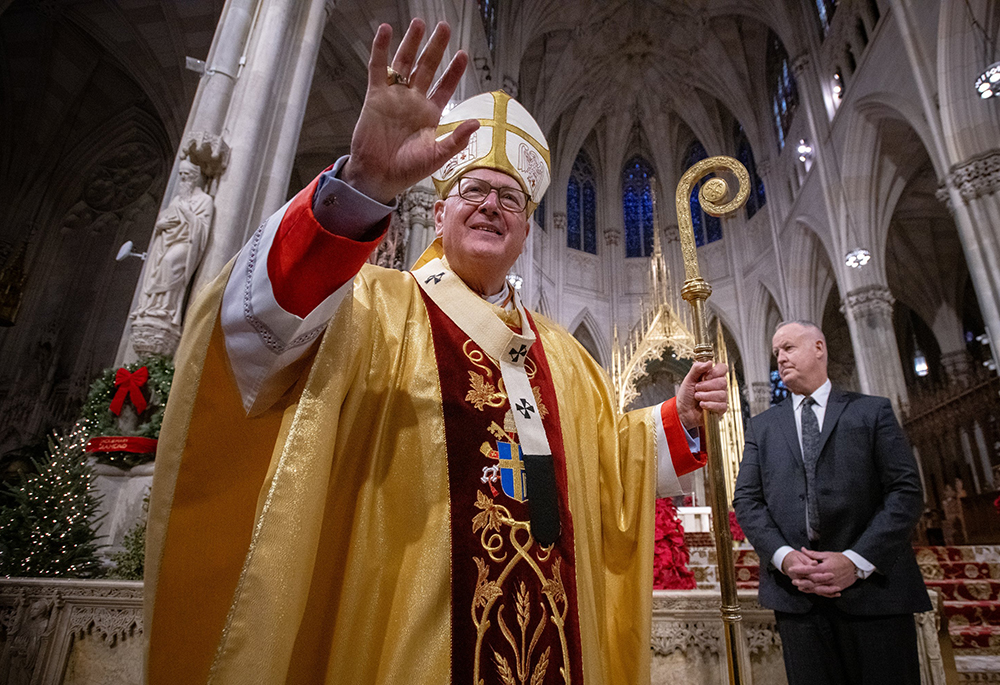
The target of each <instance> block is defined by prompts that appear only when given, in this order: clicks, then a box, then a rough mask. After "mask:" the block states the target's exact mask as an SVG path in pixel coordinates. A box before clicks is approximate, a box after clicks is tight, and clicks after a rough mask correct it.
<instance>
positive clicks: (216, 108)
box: [118, 0, 330, 362]
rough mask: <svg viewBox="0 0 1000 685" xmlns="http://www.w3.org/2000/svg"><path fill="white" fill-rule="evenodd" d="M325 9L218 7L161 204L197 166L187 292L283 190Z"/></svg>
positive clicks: (272, 4) (242, 3) (318, 5)
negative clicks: (203, 207)
mask: <svg viewBox="0 0 1000 685" xmlns="http://www.w3.org/2000/svg"><path fill="white" fill-rule="evenodd" d="M329 9H330V5H329V0H309V1H308V2H296V1H295V0H227V2H226V5H225V7H224V8H223V11H222V16H221V17H220V19H219V23H218V25H217V27H216V33H215V38H214V39H213V42H212V47H211V49H210V51H209V54H208V58H207V59H206V68H205V72H204V74H203V76H202V79H201V82H200V83H199V85H198V91H197V93H196V94H195V98H194V102H193V104H192V106H191V112H190V114H189V115H188V121H187V125H186V126H185V132H184V135H183V137H182V140H181V145H180V147H179V149H178V151H177V157H176V160H175V163H174V170H173V172H172V174H171V181H170V183H169V185H168V187H167V191H166V193H165V195H164V199H163V205H162V207H163V210H167V209H168V208H169V207H170V206H171V203H172V202H174V201H175V199H176V198H175V197H174V196H175V193H176V192H177V189H178V186H177V183H176V178H177V176H178V172H179V170H180V165H181V163H182V162H184V161H187V162H191V163H193V164H195V165H196V166H197V167H199V168H200V169H201V172H202V174H203V175H204V177H205V179H206V184H205V190H206V191H207V193H208V195H209V196H211V198H212V201H213V202H214V217H213V219H212V225H211V229H210V231H209V233H208V236H207V239H206V242H205V247H204V256H203V257H202V259H201V262H200V265H198V270H197V274H196V276H195V277H194V278H193V279H191V280H189V281H188V283H189V285H190V293H189V295H188V299H190V297H193V296H194V294H195V293H197V291H198V290H199V289H200V288H201V287H202V286H204V285H205V284H206V283H208V282H209V281H211V280H212V279H213V278H215V276H216V275H217V274H218V273H219V271H220V270H221V269H222V267H223V266H224V265H225V263H226V262H228V261H229V259H231V258H232V256H233V255H234V254H236V252H237V251H238V250H239V249H240V247H242V245H243V243H244V242H245V239H246V236H247V235H248V234H249V233H250V232H252V230H253V229H254V228H256V224H257V223H258V222H259V221H260V218H261V216H263V215H266V214H269V213H270V212H272V211H274V210H275V209H277V208H278V207H279V206H280V205H281V204H282V203H283V202H284V200H285V197H284V196H285V194H286V192H287V185H288V178H289V175H290V173H291V167H292V162H293V160H294V155H295V150H296V147H297V144H298V134H299V130H300V128H301V124H302V117H303V114H304V111H305V106H306V101H307V99H308V95H309V90H310V86H311V83H312V74H313V69H314V66H315V62H316V57H317V54H318V51H319V45H320V40H321V37H322V34H323V29H324V27H325V25H326V21H327V18H328V14H329ZM147 269H148V265H147ZM144 271H145V270H144ZM144 280H145V273H144V274H143V276H142V277H140V281H139V287H138V288H137V290H136V297H135V298H134V300H133V308H135V307H137V306H139V304H140V299H141V292H140V291H141V289H142V287H143V282H144ZM133 318H134V313H133ZM133 337H134V336H133V333H132V331H131V330H130V329H129V328H127V329H126V331H125V332H124V335H123V344H122V346H121V347H120V348H119V355H118V357H119V359H118V361H119V362H121V361H126V360H128V359H129V358H134V355H135V352H136V350H135V349H134V344H133V342H134V341H133ZM169 352H172V350H170V351H169Z"/></svg>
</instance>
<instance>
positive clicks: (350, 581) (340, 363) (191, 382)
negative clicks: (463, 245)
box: [145, 265, 656, 685]
mask: <svg viewBox="0 0 1000 685" xmlns="http://www.w3.org/2000/svg"><path fill="white" fill-rule="evenodd" d="M445 268H447V267H445ZM449 275H451V274H449ZM227 277H228V269H227V270H226V271H225V272H224V273H223V274H222V275H220V277H219V278H218V279H217V280H216V282H215V283H214V284H212V285H211V286H210V287H209V288H207V289H206V292H205V293H204V294H203V295H202V297H201V298H200V299H199V301H198V303H197V304H196V305H195V307H194V308H193V311H192V313H191V315H190V316H189V321H190V323H189V324H188V329H187V330H186V332H185V336H184V340H183V342H182V345H181V349H180V350H179V352H178V355H177V371H176V375H175V380H174V387H173V390H172V393H171V398H170V404H169V406H168V408H167V413H166V416H165V419H164V424H163V430H162V433H161V436H160V450H159V452H158V454H157V458H156V476H155V480H154V486H153V493H152V496H151V502H150V516H149V524H148V529H147V540H148V542H147V545H148V547H147V556H146V559H147V562H146V569H147V573H146V606H145V620H146V635H147V636H148V638H149V653H148V671H149V676H148V677H149V682H150V683H155V684H156V685H160V684H166V683H171V684H173V683H203V682H206V681H207V682H212V683H220V684H226V685H229V684H232V685H249V684H252V683H261V684H268V685H273V684H275V683H326V684H334V683H338V684H340V683H343V684H344V685H347V684H350V685H358V684H367V683H380V684H386V685H389V684H401V683H407V684H409V683H427V684H432V683H433V684H435V685H437V684H441V683H455V684H459V683H461V684H463V685H465V684H468V685H479V684H482V685H491V684H494V683H497V684H503V685H511V684H516V685H529V684H530V685H541V684H542V683H545V684H553V685H554V684H556V683H559V684H562V685H565V684H567V683H569V684H578V683H579V684H584V683H585V684H586V685H602V684H603V685H621V684H626V683H645V682H648V681H649V656H650V646H649V644H650V643H649V633H650V623H651V599H652V572H653V562H652V559H653V554H652V547H653V535H654V530H653V514H654V507H653V498H654V492H655V480H656V461H655V459H656V457H655V455H656V447H655V438H654V430H655V425H654V417H653V413H652V412H651V411H650V410H648V409H645V410H639V411H635V412H631V413H629V414H626V415H624V416H617V415H616V414H615V412H614V407H615V403H614V400H613V396H612V393H611V390H610V388H609V386H608V381H607V377H606V375H605V373H604V371H603V370H602V369H601V368H600V367H599V366H598V365H597V364H596V363H595V362H594V361H593V360H592V359H591V358H590V356H589V355H588V354H587V353H586V352H585V351H584V350H583V348H582V347H581V346H580V345H579V344H578V343H577V342H576V340H574V339H573V338H572V336H570V335H569V334H568V333H567V332H566V331H565V330H563V329H561V328H559V327H558V326H556V325H555V324H553V323H552V322H550V321H548V320H547V319H545V318H543V317H541V316H537V315H529V316H527V317H526V318H527V319H528V320H527V321H524V320H521V317H520V316H519V315H518V313H517V312H516V311H515V312H510V313H508V312H504V311H503V310H502V309H500V308H498V307H495V306H493V305H491V304H489V303H487V302H485V301H484V300H481V299H480V298H479V297H477V296H475V295H474V294H472V293H471V291H467V294H468V297H466V296H465V295H463V298H462V307H471V308H480V309H481V310H484V311H486V312H488V314H489V315H490V316H493V317H500V318H501V319H502V320H503V321H504V323H506V324H507V325H508V326H510V327H511V328H512V329H513V330H515V331H522V330H523V331H525V332H527V331H528V330H529V329H530V330H532V331H534V333H535V334H536V335H537V338H538V340H537V342H535V343H534V344H533V345H532V346H531V347H530V350H528V351H527V356H526V358H525V360H524V371H525V373H526V374H527V376H528V381H529V382H530V387H531V393H532V395H533V400H534V402H533V406H534V408H535V409H537V411H538V412H539V414H540V415H541V419H542V423H543V425H544V432H545V437H546V438H547V440H548V444H549V447H550V449H551V452H552V459H553V463H554V466H555V477H556V484H557V490H558V509H559V518H560V522H561V534H560V535H559V538H558V540H557V541H556V543H555V544H554V545H552V546H550V547H542V546H541V545H539V544H538V543H536V542H535V540H534V539H533V538H532V537H531V534H530V530H529V527H528V521H529V513H528V510H529V507H530V503H531V483H530V481H527V480H526V479H525V476H524V466H523V460H522V458H521V457H522V452H521V449H520V447H519V436H518V433H517V425H516V422H515V420H514V416H513V413H512V411H513V410H512V408H511V403H510V402H509V401H508V398H507V396H506V391H505V384H504V383H503V379H502V377H501V372H500V365H499V361H500V360H498V359H495V358H492V357H491V356H490V355H488V354H486V353H485V352H484V350H483V349H482V348H481V347H480V346H479V345H477V344H476V343H475V342H473V340H472V339H471V337H473V336H470V335H469V334H467V333H466V332H465V331H464V330H463V327H462V326H461V325H460V322H456V321H454V320H452V318H450V317H449V316H448V315H446V314H445V313H444V310H448V307H447V306H445V307H440V306H438V304H436V303H435V301H433V300H432V299H431V298H430V297H428V295H427V294H426V293H425V292H424V291H423V290H422V289H421V287H420V285H419V284H418V283H417V281H416V279H415V278H414V275H413V274H411V273H403V272H398V271H391V270H386V269H381V268H378V267H374V266H370V265H366V266H365V267H363V268H362V270H361V272H360V274H358V276H357V277H356V278H355V280H354V287H353V294H352V295H349V296H348V298H347V299H346V300H345V301H344V303H343V304H342V305H341V306H340V309H339V310H338V312H337V314H336V315H335V317H334V318H333V319H332V320H331V322H330V324H329V325H328V327H327V329H326V332H325V333H324V334H323V337H322V339H321V341H320V342H319V345H318V347H317V350H316V352H315V354H314V355H313V356H310V357H308V358H307V359H306V360H305V361H304V362H302V363H301V364H300V368H299V369H298V373H299V374H300V375H299V381H298V383H297V384H296V385H295V386H294V387H293V388H292V389H291V390H289V391H288V392H287V393H286V394H285V395H284V396H283V397H282V398H281V399H280V400H279V401H278V402H277V403H276V404H275V405H274V406H272V407H271V408H270V409H267V410H266V411H264V412H263V413H262V414H260V415H257V416H255V417H254V418H247V416H246V413H245V411H244V409H243V406H242V402H241V399H240V394H239V391H238V390H237V387H236V383H235V381H234V379H233V377H232V372H231V370H230V368H229V362H228V359H227V355H226V351H225V345H224V342H223V339H222V333H221V329H220V326H219V323H218V316H217V314H218V311H219V307H220V302H221V298H222V293H223V290H224V288H225V283H226V279H227ZM455 280H457V278H456V279H455ZM459 282H460V281H459ZM463 288H464V285H463ZM482 313H483V311H479V314H482ZM522 406H524V407H525V408H526V405H523V404H522ZM525 410H526V409H525Z"/></svg>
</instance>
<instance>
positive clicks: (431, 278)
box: [424, 271, 444, 285]
mask: <svg viewBox="0 0 1000 685" xmlns="http://www.w3.org/2000/svg"><path fill="white" fill-rule="evenodd" d="M442 278H444V271H442V272H441V273H437V274H431V275H430V276H428V277H427V278H425V279H424V283H430V282H431V281H434V285H437V284H438V283H440V282H441V279H442Z"/></svg>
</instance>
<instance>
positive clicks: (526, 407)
mask: <svg viewBox="0 0 1000 685" xmlns="http://www.w3.org/2000/svg"><path fill="white" fill-rule="evenodd" d="M514 409H517V410H518V411H519V412H521V416H523V417H524V418H526V419H530V418H531V414H532V412H534V411H535V408H534V407H533V406H532V405H531V404H530V403H529V402H528V400H526V399H524V398H523V397H522V398H521V403H520V404H518V405H515V406H514Z"/></svg>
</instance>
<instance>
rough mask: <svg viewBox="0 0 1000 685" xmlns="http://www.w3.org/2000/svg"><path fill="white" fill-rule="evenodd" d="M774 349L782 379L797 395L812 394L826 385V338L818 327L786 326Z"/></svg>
mask: <svg viewBox="0 0 1000 685" xmlns="http://www.w3.org/2000/svg"><path fill="white" fill-rule="evenodd" d="M771 346H772V351H773V352H774V356H775V357H777V358H778V374H779V375H780V376H781V380H782V381H783V382H784V384H785V386H786V387H787V388H788V389H789V390H791V391H792V392H793V393H795V394H796V395H810V394H812V393H813V391H814V390H816V388H818V387H819V386H821V385H823V383H825V382H826V378H827V376H826V339H825V338H824V337H823V332H822V331H821V330H819V329H818V328H815V327H813V326H803V325H802V324H799V323H788V324H785V325H783V326H781V327H779V328H778V330H777V331H776V332H775V334H774V339H773V340H772V342H771Z"/></svg>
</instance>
